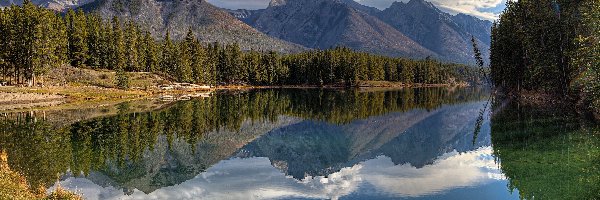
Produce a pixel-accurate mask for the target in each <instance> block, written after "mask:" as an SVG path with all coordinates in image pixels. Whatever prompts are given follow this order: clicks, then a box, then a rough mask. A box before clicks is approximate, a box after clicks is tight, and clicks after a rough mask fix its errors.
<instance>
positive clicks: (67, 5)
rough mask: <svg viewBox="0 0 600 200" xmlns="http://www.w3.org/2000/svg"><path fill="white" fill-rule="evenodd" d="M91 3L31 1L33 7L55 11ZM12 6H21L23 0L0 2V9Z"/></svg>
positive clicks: (50, 0) (77, 1) (69, 0)
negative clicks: (37, 6)
mask: <svg viewBox="0 0 600 200" xmlns="http://www.w3.org/2000/svg"><path fill="white" fill-rule="evenodd" d="M92 1H94V0H31V2H32V3H33V4H35V5H39V6H42V7H45V8H49V9H52V10H57V11H64V10H66V9H69V8H74V7H77V6H79V5H83V4H87V3H90V2H92ZM12 4H16V5H23V0H0V7H5V6H10V5H12Z"/></svg>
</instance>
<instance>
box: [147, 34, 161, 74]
mask: <svg viewBox="0 0 600 200" xmlns="http://www.w3.org/2000/svg"><path fill="white" fill-rule="evenodd" d="M144 47H145V48H144V50H145V52H144V54H143V55H144V64H145V67H146V69H145V70H146V71H147V72H156V71H158V70H159V66H160V55H159V53H160V51H159V49H158V46H157V44H156V41H155V40H154V38H152V36H151V35H150V32H148V31H146V34H145V35H144Z"/></svg>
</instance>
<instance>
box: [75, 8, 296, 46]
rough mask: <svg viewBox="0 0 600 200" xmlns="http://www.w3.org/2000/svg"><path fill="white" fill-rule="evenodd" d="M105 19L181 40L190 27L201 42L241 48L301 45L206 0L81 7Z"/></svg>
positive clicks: (159, 35)
mask: <svg viewBox="0 0 600 200" xmlns="http://www.w3.org/2000/svg"><path fill="white" fill-rule="evenodd" d="M80 8H82V9H83V10H84V11H86V12H95V13H98V14H100V15H101V16H103V17H105V18H112V17H113V16H118V17H121V18H124V19H131V20H135V21H136V22H138V23H140V24H142V25H143V26H144V27H148V28H149V29H150V31H151V32H152V33H153V34H154V35H155V36H156V37H162V35H164V34H165V33H166V31H167V30H169V31H170V33H171V35H172V37H173V38H175V39H181V38H183V37H184V35H185V34H186V33H187V30H188V28H191V29H192V30H193V31H194V32H195V33H196V34H197V36H198V37H199V38H200V39H201V40H202V41H203V42H208V43H212V42H220V43H233V42H237V43H239V44H240V46H241V47H242V48H244V49H247V50H249V49H255V50H263V51H267V50H275V51H279V52H298V51H301V50H303V49H304V48H303V47H301V46H299V45H296V44H292V43H289V42H285V41H282V40H278V39H275V38H272V37H269V36H267V35H265V34H263V33H261V32H259V31H257V30H255V29H254V28H252V27H250V26H248V25H247V24H245V23H243V22H241V21H240V20H238V19H237V18H235V17H233V16H232V15H230V14H229V13H227V12H226V11H224V10H223V9H220V8H217V7H215V6H213V5H211V4H210V3H208V2H206V1H205V0H146V1H140V0H96V1H94V2H92V3H89V4H86V5H83V6H81V7H80Z"/></svg>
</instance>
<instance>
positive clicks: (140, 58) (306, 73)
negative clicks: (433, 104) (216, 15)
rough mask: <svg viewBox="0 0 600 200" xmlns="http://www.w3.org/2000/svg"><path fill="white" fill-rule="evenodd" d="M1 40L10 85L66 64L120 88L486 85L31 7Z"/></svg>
mask: <svg viewBox="0 0 600 200" xmlns="http://www.w3.org/2000/svg"><path fill="white" fill-rule="evenodd" d="M0 35H2V36H3V38H1V39H0V68H1V69H0V72H1V73H2V79H3V80H4V82H7V83H9V84H28V85H30V86H33V85H36V83H37V82H41V80H40V79H42V78H43V75H44V74H45V73H47V72H48V70H50V69H52V68H54V67H57V66H61V65H71V66H74V67H80V68H90V69H97V70H103V69H106V70H114V71H116V72H117V77H118V78H117V79H118V80H117V85H118V86H119V87H120V88H128V82H129V80H128V75H127V73H126V72H153V73H157V74H160V75H163V76H165V77H168V78H169V79H171V80H173V81H178V82H189V83H197V84H206V85H258V86H262V85H265V86H266V85H333V84H336V85H345V86H355V85H357V84H358V83H359V82H360V81H394V82H402V83H404V84H408V85H412V84H459V83H469V84H480V83H484V82H485V81H484V80H483V78H482V76H481V74H480V73H479V70H477V69H476V68H473V67H470V66H465V65H458V64H448V63H442V62H439V61H436V60H433V59H430V58H426V59H424V60H412V59H405V58H391V57H384V56H378V55H373V54H368V53H363V52H355V51H352V50H350V49H348V48H345V47H337V48H332V49H329V50H309V51H305V52H302V53H297V54H279V53H277V52H275V51H271V52H258V51H254V50H249V51H242V50H241V48H240V47H239V45H237V44H226V45H224V44H217V43H213V44H203V43H201V42H199V41H198V40H197V35H195V34H194V33H193V32H192V31H191V30H190V31H189V32H188V33H187V35H186V37H185V38H184V39H183V40H181V41H175V40H173V39H171V37H170V34H169V32H167V33H166V34H165V35H164V36H154V35H152V34H151V33H150V32H149V31H148V30H146V28H145V27H143V26H141V25H139V24H136V23H135V22H132V21H121V20H120V19H119V18H117V17H114V18H112V19H111V20H106V19H103V18H102V17H100V16H99V15H97V14H87V13H84V12H82V11H74V10H69V11H68V12H67V13H66V14H64V16H63V15H61V14H60V13H55V12H54V11H51V10H48V9H44V8H41V7H37V6H35V5H33V4H32V3H31V2H29V1H25V3H24V5H23V6H15V5H13V6H11V7H7V8H5V9H3V10H1V11H0ZM157 37H160V39H156V38H157Z"/></svg>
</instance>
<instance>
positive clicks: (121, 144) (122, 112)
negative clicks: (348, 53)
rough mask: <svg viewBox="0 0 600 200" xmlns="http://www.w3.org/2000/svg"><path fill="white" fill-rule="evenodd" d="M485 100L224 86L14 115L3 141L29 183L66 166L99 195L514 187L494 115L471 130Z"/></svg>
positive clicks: (339, 193) (343, 193) (440, 191)
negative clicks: (149, 107)
mask: <svg viewBox="0 0 600 200" xmlns="http://www.w3.org/2000/svg"><path fill="white" fill-rule="evenodd" d="M486 99H487V92H486V91H482V90H479V89H476V88H463V89H454V90H449V89H439V88H430V89H406V90H391V91H358V90H356V91H336V90H261V91H246V92H227V93H221V94H217V95H215V96H214V97H210V98H204V99H194V100H191V101H185V102H178V103H175V104H173V105H170V106H168V107H166V108H164V109H159V110H155V111H145V112H140V111H139V110H136V109H132V108H133V107H135V105H134V104H133V103H132V104H123V105H120V106H119V107H118V110H119V112H118V113H116V114H115V115H110V116H106V117H99V118H92V119H85V120H82V121H77V122H72V121H62V123H61V121H56V120H55V121H52V120H51V119H52V118H53V115H52V113H46V117H45V118H40V117H39V114H36V113H34V114H32V113H18V114H10V115H6V116H5V117H4V118H3V120H2V124H0V127H2V132H1V133H2V134H0V135H1V136H0V137H2V138H0V139H2V140H1V141H2V142H1V143H0V145H1V147H2V149H3V150H5V151H6V152H7V154H8V157H9V164H10V166H11V167H12V168H13V169H14V170H16V171H19V172H21V173H22V174H24V175H25V176H26V178H27V180H28V181H29V182H30V184H31V185H34V186H45V187H52V186H54V185H55V180H56V176H57V174H58V175H61V178H60V180H61V183H60V184H61V185H62V186H63V187H66V188H68V189H73V190H78V191H80V192H82V193H83V194H84V195H85V197H86V198H90V199H123V198H132V199H198V198H202V199H205V198H208V199H247V198H254V199H265V198H267V199H270V198H317V199H321V198H342V199H343V198H350V199H364V198H371V199H372V198H459V199H460V198H466V197H473V196H474V195H476V194H479V195H486V194H488V195H489V198H487V199H511V198H513V199H514V198H517V196H515V195H518V191H517V190H512V191H509V190H508V189H507V188H506V184H507V183H506V180H505V178H504V176H503V175H502V173H501V172H500V171H499V168H498V166H499V164H498V163H497V162H495V159H494V157H493V156H492V151H493V150H492V148H491V147H489V146H490V144H491V139H490V138H491V135H490V120H489V118H488V117H485V118H484V120H483V122H482V123H480V124H481V127H480V129H481V130H480V133H479V134H478V136H477V137H475V136H474V132H475V124H477V123H478V122H477V121H478V116H479V111H480V110H482V109H481V108H482V107H483V106H484V105H485V103H486ZM484 116H489V115H487V114H486V115H484ZM474 138H476V139H475V141H474ZM477 191H487V192H486V193H483V194H482V193H481V192H479V193H478V192H477Z"/></svg>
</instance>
